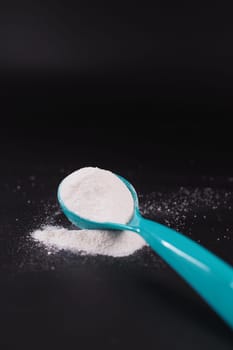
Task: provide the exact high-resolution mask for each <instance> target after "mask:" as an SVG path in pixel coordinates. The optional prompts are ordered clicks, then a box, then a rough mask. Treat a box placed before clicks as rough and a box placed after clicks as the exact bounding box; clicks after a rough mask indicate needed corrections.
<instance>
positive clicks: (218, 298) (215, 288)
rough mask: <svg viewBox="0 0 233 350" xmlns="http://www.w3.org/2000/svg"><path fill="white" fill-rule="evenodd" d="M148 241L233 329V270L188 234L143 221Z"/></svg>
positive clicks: (141, 223)
mask: <svg viewBox="0 0 233 350" xmlns="http://www.w3.org/2000/svg"><path fill="white" fill-rule="evenodd" d="M139 230H140V234H141V236H142V237H143V238H144V239H145V240H146V242H147V243H148V244H149V245H150V246H151V247H152V248H153V249H154V250H155V252H156V253H157V254H158V255H160V256H161V257H162V258H163V259H164V260H165V261H166V262H167V263H168V264H169V265H170V266H171V267H172V268H173V269H174V270H175V271H176V272H177V273H178V274H179V275H181V276H182V277H183V278H184V280H186V281H187V282H188V284H189V285H191V286H192V287H193V288H194V289H195V290H196V291H197V292H198V293H199V295H200V296H202V298H203V299H204V300H205V301H206V302H207V303H208V304H209V305H210V306H211V307H212V308H213V310H215V312H216V313H217V314H218V315H219V316H221V317H222V318H223V319H224V320H225V322H226V323H227V324H228V325H229V326H230V327H232V328H233V268H232V267H231V266H230V265H228V264H227V263H225V262H224V261H223V260H221V259H220V258H218V257H217V256H215V255H214V254H212V253H211V252H210V251H208V250H207V249H205V248H204V247H202V246H201V245H199V244H197V243H196V242H194V241H192V240H191V239H189V238H187V237H185V236H184V235H182V234H180V233H178V232H176V231H174V230H172V229H171V228H169V227H166V226H163V225H161V224H159V223H157V222H153V221H150V220H147V219H145V218H143V217H140V219H139Z"/></svg>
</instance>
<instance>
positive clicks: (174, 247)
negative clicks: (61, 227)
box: [58, 176, 233, 328]
mask: <svg viewBox="0 0 233 350" xmlns="http://www.w3.org/2000/svg"><path fill="white" fill-rule="evenodd" d="M119 178H120V179H121V180H122V181H123V182H124V183H125V185H126V186H127V187H128V189H129V190H130V192H131V194H132V196H133V199H134V214H133V217H132V219H131V221H130V222H129V223H128V224H126V225H124V224H116V223H112V222H101V223H100V222H95V221H90V220H87V219H85V218H82V217H80V216H78V215H77V214H75V213H74V212H72V211H70V210H69V209H68V208H67V207H66V205H65V203H64V202H63V200H62V199H61V196H60V186H59V187H58V201H59V203H60V206H61V209H62V211H63V212H64V214H65V215H66V217H67V218H68V219H69V220H70V221H71V222H72V223H73V224H75V225H77V226H78V227H80V228H84V229H97V230H98V229H104V230H129V231H134V232H136V233H137V234H139V235H141V236H142V237H143V238H144V240H145V241H146V242H147V243H148V244H149V245H150V247H151V248H152V249H154V251H155V252H156V253H157V254H158V255H160V256H161V257H162V258H163V259H164V260H165V261H166V262H167V263H168V264H169V265H170V266H171V267H172V268H173V269H174V270H175V271H176V272H177V273H178V274H179V275H180V276H182V277H183V279H184V280H185V281H186V282H188V284H189V285H190V286H192V287H193V289H194V290H195V291H196V292H197V293H198V294H199V295H200V296H201V297H202V298H203V299H204V300H205V301H206V302H207V303H208V304H209V306H211V307H212V309H213V310H215V312H216V313H217V314H218V315H219V316H220V317H221V318H222V319H223V320H224V321H225V322H226V323H227V324H228V325H229V326H230V327H231V328H233V268H232V267H231V266H230V265H228V264H227V263H225V262H224V261H223V260H221V259H220V258H218V257H217V256H215V255H214V254H212V253H211V252H210V251H208V250H207V249H205V248H204V247H202V246H201V245H199V244H197V243H196V242H194V241H192V240H191V239H189V238H187V237H186V236H184V235H182V234H181V233H178V232H177V231H175V230H173V229H171V228H169V227H166V226H164V225H161V224H160V223H157V222H154V221H151V220H147V219H145V218H144V217H142V215H141V214H140V212H139V205H138V197H137V193H136V191H135V189H134V188H133V186H132V185H131V184H130V183H129V182H128V181H127V180H126V179H124V178H123V177H121V176H119Z"/></svg>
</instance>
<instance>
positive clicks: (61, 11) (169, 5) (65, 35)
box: [0, 0, 233, 116]
mask: <svg viewBox="0 0 233 350" xmlns="http://www.w3.org/2000/svg"><path fill="white" fill-rule="evenodd" d="M231 13H232V4H231V1H221V2H220V1H204V2H203V1H195V2H185V1H176V2H175V3H174V2H173V1H149V0H146V1H144V2H143V3H141V2H139V1H131V0H126V1H111V2H109V1H104V0H101V1H98V2H96V1H93V0H89V1H70V0H69V1H66V2H65V1H62V0H48V1H46V2H41V1H37V0H35V1H27V0H23V1H20V3H19V2H18V1H14V0H11V1H7V2H1V5H0V45H1V46H0V73H1V80H0V89H1V98H2V106H3V103H4V105H5V104H6V107H7V108H6V109H7V110H8V109H12V108H14V109H16V110H17V111H20V112H23V113H24V112H25V111H26V110H29V111H31V112H32V113H34V112H36V111H38V110H39V111H42V112H48V111H50V112H51V111H52V112H53V111H54V110H60V107H61V106H64V107H65V111H66V112H67V111H78V110H79V107H80V106H81V105H83V104H88V105H89V104H102V105H105V104H114V103H117V104H119V103H121V104H125V105H129V106H130V107H131V108H130V113H131V114H132V113H133V112H135V111H137V108H135V104H142V105H143V106H144V107H145V105H146V104H150V105H151V108H153V113H157V114H158V113H164V112H168V113H175V112H178V113H181V112H185V113H192V112H193V111H195V113H198V114H199V115H200V114H203V113H205V115H207V114H208V115H210V116H212V114H213V113H218V115H221V116H222V115H225V114H229V113H231V112H232V83H233V70H232V55H233V51H232V50H233V49H232V45H231V43H232V32H233V24H232V18H231ZM109 112H110V113H111V112H112V109H111V108H110V110H109ZM123 112H124V110H123V111H122V112H121V113H123Z"/></svg>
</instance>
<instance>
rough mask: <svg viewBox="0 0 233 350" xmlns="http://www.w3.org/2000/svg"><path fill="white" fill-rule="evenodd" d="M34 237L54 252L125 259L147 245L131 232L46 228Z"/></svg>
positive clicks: (35, 233)
mask: <svg viewBox="0 0 233 350" xmlns="http://www.w3.org/2000/svg"><path fill="white" fill-rule="evenodd" d="M32 237H33V238H34V239H35V240H37V241H39V242H41V243H42V244H44V245H45V246H46V247H47V248H48V249H53V250H54V251H59V250H69V251H71V252H73V253H83V254H90V255H109V256H114V257H123V256H127V255H130V254H133V253H134V252H135V251H137V250H139V249H141V248H142V247H143V246H144V245H145V244H146V243H145V241H144V240H143V239H142V238H141V237H140V236H139V235H137V234H136V233H134V232H129V231H120V232H119V231H100V230H98V231H97V230H68V229H66V228H63V227H56V226H45V227H43V228H42V229H40V230H36V231H34V232H33V233H32Z"/></svg>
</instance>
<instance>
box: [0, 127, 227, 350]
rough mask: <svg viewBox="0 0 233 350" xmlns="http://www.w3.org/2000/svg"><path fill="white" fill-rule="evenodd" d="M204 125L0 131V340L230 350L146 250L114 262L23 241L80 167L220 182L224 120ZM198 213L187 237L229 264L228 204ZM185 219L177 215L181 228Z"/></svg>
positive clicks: (200, 306) (52, 345) (163, 187)
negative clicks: (67, 178) (60, 187)
mask: <svg viewBox="0 0 233 350" xmlns="http://www.w3.org/2000/svg"><path fill="white" fill-rule="evenodd" d="M214 126H215V128H213V127H212V128H210V126H209V124H207V123H205V124H204V126H203V124H202V123H198V122H193V123H192V124H188V123H185V122H184V123H182V122H181V121H180V122H176V123H170V122H168V121H166V120H165V121H162V120H160V123H158V125H157V128H156V135H158V137H155V132H154V130H153V129H152V128H150V127H147V128H146V127H142V128H134V129H132V128H129V127H127V126H125V128H107V127H106V128H103V127H102V128H101V127H99V128H98V127H94V128H91V127H89V128H88V127H86V128H84V127H82V128H78V127H72V128H68V127H65V126H63V127H59V126H57V125H56V126H54V127H51V128H49V127H45V125H36V126H35V127H34V128H32V127H31V128H29V127H28V128H26V127H21V128H20V127H18V128H16V127H12V128H2V129H1V148H0V152H1V214H0V215H1V220H0V234H1V245H0V263H1V290H0V304H1V316H0V325H1V340H0V343H1V346H2V348H7V349H14V348H16V347H17V348H30V349H31V348H34V349H37V348H41V347H43V348H45V349H60V348H68V347H70V348H79V347H83V348H87V349H91V348H93V347H95V348H106V349H109V348H111V349H128V348H135V349H141V348H142V347H155V348H157V349H171V348H175V349H176V348H178V347H179V349H187V348H189V349H197V348H198V349H224V350H225V349H231V348H232V345H233V338H232V331H230V330H229V329H228V327H227V326H226V325H225V324H224V323H223V322H222V321H221V320H220V319H219V318H218V317H217V316H216V315H215V314H214V313H213V312H212V311H211V310H210V309H209V308H208V307H207V306H206V305H205V304H204V302H203V301H202V300H201V299H200V298H199V297H198V296H197V295H196V294H195V293H194V292H193V291H192V290H191V288H189V287H188V286H187V285H186V284H185V283H184V282H183V281H182V280H181V279H180V278H179V277H178V276H177V275H176V274H175V273H174V272H173V271H172V270H171V269H170V268H168V266H167V265H166V264H164V263H163V262H162V260H161V259H160V258H159V257H158V256H157V255H156V254H154V253H152V252H151V251H150V250H149V249H146V250H143V251H142V252H140V253H138V254H136V255H135V256H131V257H128V258H123V259H112V258H105V257H95V258H93V257H77V256H75V255H72V254H69V253H65V252H63V253H60V254H57V255H53V254H52V255H48V254H47V253H46V251H45V250H44V249H43V248H39V247H36V246H35V245H33V244H32V242H31V241H30V240H29V239H28V238H27V237H28V234H29V232H30V231H32V230H33V229H35V228H37V227H39V226H40V225H41V224H43V223H44V222H45V221H46V217H47V219H48V218H50V216H51V214H52V213H54V211H55V210H57V209H58V207H57V201H56V189H57V185H58V183H59V181H60V180H61V179H62V178H63V177H64V176H65V175H66V174H68V173H69V172H71V171H72V170H74V169H77V168H79V167H82V166H87V165H94V166H99V167H103V168H107V169H111V170H113V171H115V172H117V173H120V174H122V175H123V176H125V177H126V178H128V179H129V180H130V181H131V182H132V183H133V184H134V185H135V187H136V188H137V190H138V192H139V193H140V194H145V195H146V194H150V193H151V192H152V191H155V192H156V191H163V193H168V194H169V193H170V192H171V191H176V190H177V189H178V188H179V187H180V186H185V187H190V188H196V187H199V188H204V187H209V186H210V187H212V188H213V189H216V190H218V189H222V190H225V191H232V182H231V181H229V179H232V178H233V162H232V159H233V158H232V149H231V147H230V146H231V141H230V138H229V139H227V140H226V139H225V142H224V141H222V142H220V141H219V142H217V141H216V140H220V139H216V137H217V135H218V132H222V133H224V135H229V132H228V130H229V129H230V126H229V124H228V125H225V127H224V128H221V129H218V128H217V124H214ZM208 130H209V133H207V132H208ZM210 130H211V132H210ZM206 135H208V136H206ZM226 141H227V142H226ZM32 177H33V181H32ZM32 182H34V185H35V186H32ZM17 186H20V189H19V190H17ZM201 210H203V209H200V211H199V210H198V209H197V214H198V215H200V218H199V219H198V220H197V222H196V224H195V225H194V226H192V232H193V234H192V238H193V239H195V240H198V239H200V240H201V243H202V244H203V245H205V246H206V247H207V248H208V249H210V250H211V251H213V252H215V253H216V254H218V255H219V256H221V257H222V258H223V259H225V260H226V261H228V262H229V263H230V264H233V260H232V257H233V255H232V248H233V247H232V229H231V228H232V225H233V222H232V218H233V215H232V212H231V211H224V209H221V208H219V209H218V210H217V212H216V215H212V214H211V213H210V212H209V211H208V210H206V212H205V214H206V215H207V219H206V221H203V219H201V216H202V214H203V212H202V211H201ZM59 218H60V219H59V220H61V223H62V224H64V225H68V223H67V221H66V219H65V218H64V217H63V216H62V214H60V216H59ZM153 218H154V219H159V220H160V221H161V222H163V220H164V219H163V216H162V217H160V218H158V217H156V215H155V216H153ZM219 218H221V221H219ZM190 225H191V221H190V219H189V218H188V217H187V219H186V223H185V227H184V231H183V233H184V234H187V232H188V230H189V226H190ZM192 225H193V224H192ZM226 225H227V227H229V228H230V231H229V232H228V237H229V239H225V238H224V236H223V235H224V232H225V231H224V230H225V226H226ZM213 227H215V228H216V232H215V233H213V230H212V229H211V228H213ZM217 237H220V241H217ZM231 307H232V305H229V308H231Z"/></svg>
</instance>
